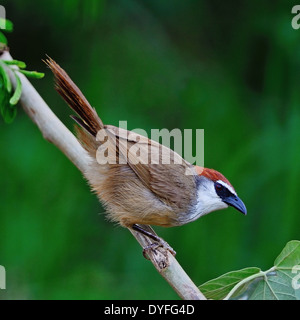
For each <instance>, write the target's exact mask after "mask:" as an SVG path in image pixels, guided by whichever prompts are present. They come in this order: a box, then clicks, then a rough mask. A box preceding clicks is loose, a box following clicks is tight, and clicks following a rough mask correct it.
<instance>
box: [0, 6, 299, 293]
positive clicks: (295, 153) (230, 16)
mask: <svg viewBox="0 0 300 320" xmlns="http://www.w3.org/2000/svg"><path fill="white" fill-rule="evenodd" d="M294 4H295V3H292V2H289V1H285V0H280V1H246V0H240V1H233V0H231V1H216V0H209V1H208V0H206V1H204V0H203V1H196V0H186V1H180V0H173V1H159V0H152V1H148V0H140V1H138V0H135V1H134V0H126V1H125V0H123V1H122V0H118V1H104V0H101V1H100V0H99V1H96V0H93V1H79V0H76V1H71V0H69V1H63V2H62V1H58V0H57V1H37V0H30V1H21V0H7V1H2V5H4V6H5V8H6V14H7V18H8V19H10V20H11V21H13V22H14V29H15V30H14V32H13V33H12V34H8V35H7V36H8V40H9V46H10V48H11V54H12V56H13V57H14V58H15V59H19V60H22V61H26V63H27V65H28V68H29V69H30V70H38V71H41V72H45V73H46V76H45V78H44V79H43V80H38V81H35V80H33V82H34V85H35V87H36V89H37V90H38V91H39V92H40V94H41V95H42V97H43V98H44V99H45V100H46V101H47V102H48V104H49V105H50V106H51V108H52V109H53V111H54V112H55V113H56V114H57V115H58V116H59V118H60V119H61V120H62V121H63V122H64V123H65V124H66V125H67V126H68V127H69V128H71V129H72V126H73V123H72V121H71V119H70V118H69V114H70V110H68V108H67V106H66V105H65V103H64V102H63V101H62V99H61V98H60V97H59V96H58V94H57V93H56V92H55V91H54V89H53V79H52V75H51V74H50V71H49V70H47V68H46V67H45V65H44V64H43V63H42V61H41V59H43V58H45V54H48V55H49V56H51V57H52V58H54V59H55V60H56V61H57V62H58V63H59V64H61V66H63V67H64V68H65V69H66V70H67V71H68V72H69V74H70V76H71V77H72V78H73V80H74V81H75V82H76V83H77V85H78V86H79V87H80V88H81V89H82V91H83V92H84V94H85V95H86V96H87V98H88V100H89V101H90V103H91V104H92V105H93V106H95V107H96V109H97V110H98V112H99V114H100V115H101V117H102V119H103V121H104V122H105V123H108V124H113V125H118V121H119V120H127V121H128V128H129V129H134V128H143V129H146V130H147V131H148V132H150V129H151V128H168V129H173V128H180V129H185V128H191V129H196V128H204V129H205V165H206V166H207V167H212V168H215V169H217V170H219V171H221V172H222V173H224V174H225V175H226V177H228V179H229V180H230V181H231V182H232V183H233V185H234V186H235V188H236V190H237V192H238V193H239V195H240V197H241V198H242V199H243V200H244V202H245V204H246V205H247V208H248V215H247V216H246V217H244V216H242V215H240V214H239V213H237V212H236V211H234V210H233V209H227V210H223V211H220V212H216V213H213V214H211V215H208V216H205V217H203V218H202V219H199V220H198V221H196V222H193V223H191V224H188V225H186V226H182V227H180V228H170V229H163V228H156V230H157V231H158V233H159V234H160V235H161V236H162V237H163V238H164V239H166V240H167V241H168V242H169V243H170V245H171V246H173V247H174V248H175V250H176V251H177V258H178V260H179V262H180V263H181V264H182V266H183V268H184V269H185V270H186V271H187V272H188V274H189V275H190V276H191V278H192V279H193V280H194V281H195V283H196V284H201V283H203V282H205V281H207V280H209V279H211V278H214V277H217V276H219V275H221V274H223V273H225V272H228V271H231V270H236V269H240V268H244V267H249V266H257V267H260V268H262V269H267V268H268V267H269V266H270V265H271V264H272V262H273V261H274V258H275V257H276V256H277V255H278V254H279V252H280V251H281V249H282V248H283V247H284V245H285V243H286V242H287V241H289V240H291V239H299V238H300V232H299V224H300V215H299V207H300V197H299V181H300V165H299V163H300V150H299V149H300V90H299V86H300V84H299V83H300V82H299V75H300V73H299V66H300V41H299V40H300V30H294V29H292V27H291V19H292V17H293V16H292V14H291V8H292V6H293V5H294ZM0 140H1V145H0V146H1V149H0V150H1V151H0V264H1V265H3V266H5V267H6V271H7V290H1V291H0V297H1V298H2V299H8V298H9V299H62V298H66V299H79V298H80V299H173V298H177V295H176V294H175V293H174V292H173V290H172V289H171V288H170V287H169V286H168V285H167V284H166V283H165V282H164V280H162V279H161V277H160V276H159V275H158V274H157V272H156V270H155V269H154V268H153V266H152V265H151V263H149V262H148V261H146V260H145V259H144V258H143V257H142V252H141V248H140V247H139V246H138V244H137V243H136V241H135V240H134V239H133V237H132V236H131V235H130V233H129V232H128V231H126V230H125V229H122V228H120V227H117V226H114V225H113V224H111V223H109V222H107V221H106V220H105V218H104V215H103V208H102V207H101V206H100V205H99V203H98V201H97V199H96V197H95V196H94V195H92V194H91V193H90V191H89V188H88V187H87V185H86V183H85V181H84V180H83V178H82V176H81V174H80V173H79V172H78V170H77V169H76V168H75V167H74V166H73V165H72V164H71V163H70V162H69V161H68V160H67V159H66V158H65V156H64V155H62V154H61V152H60V151H59V150H57V149H56V148H55V147H54V146H53V145H51V144H50V143H48V142H46V141H45V140H44V139H43V137H42V136H41V134H40V132H39V130H38V129H37V128H36V127H35V126H34V125H33V124H32V122H31V121H30V120H29V118H28V117H27V116H26V115H25V114H24V113H23V112H22V111H21V110H20V112H19V113H18V116H17V118H16V120H15V121H14V123H13V124H12V125H6V124H4V123H3V121H1V123H0Z"/></svg>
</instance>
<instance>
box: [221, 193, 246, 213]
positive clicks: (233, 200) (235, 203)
mask: <svg viewBox="0 0 300 320" xmlns="http://www.w3.org/2000/svg"><path fill="white" fill-rule="evenodd" d="M223 202H225V203H227V204H228V205H229V206H231V207H233V208H235V209H236V210H238V211H240V212H241V213H242V214H244V215H246V214H247V208H246V206H245V205H244V202H243V201H242V200H241V199H240V198H239V197H238V196H236V195H230V196H229V197H226V198H225V199H223Z"/></svg>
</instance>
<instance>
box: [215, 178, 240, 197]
mask: <svg viewBox="0 0 300 320" xmlns="http://www.w3.org/2000/svg"><path fill="white" fill-rule="evenodd" d="M217 182H218V183H220V184H221V185H222V186H224V187H225V188H227V189H228V190H229V191H230V192H231V193H233V194H234V195H237V194H236V192H235V190H234V189H233V188H232V186H230V185H228V184H227V183H226V182H224V181H222V180H217Z"/></svg>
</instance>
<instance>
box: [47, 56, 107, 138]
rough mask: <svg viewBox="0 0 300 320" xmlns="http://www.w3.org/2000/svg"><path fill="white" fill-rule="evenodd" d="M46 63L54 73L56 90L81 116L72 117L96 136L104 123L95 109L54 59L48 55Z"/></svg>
mask: <svg viewBox="0 0 300 320" xmlns="http://www.w3.org/2000/svg"><path fill="white" fill-rule="evenodd" d="M45 63H46V64H47V66H48V67H49V68H50V69H51V71H52V72H53V74H54V77H55V89H56V91H57V92H58V93H59V94H60V95H61V96H62V97H63V99H64V100H65V101H66V102H67V104H68V105H69V106H70V108H71V109H73V110H74V111H75V112H76V113H77V115H78V116H79V117H80V118H78V117H76V116H72V118H73V119H74V120H75V121H76V122H77V123H78V124H79V125H80V126H81V127H83V128H84V129H85V130H87V131H88V132H89V133H90V134H91V135H93V136H96V135H97V132H98V131H99V130H100V129H102V128H103V123H102V121H101V119H100V118H99V116H98V115H97V113H96V111H95V109H94V108H92V107H91V105H90V104H89V102H88V101H87V99H86V98H85V96H84V95H83V93H82V92H81V91H80V90H79V88H78V87H77V86H76V84H75V83H74V82H73V81H72V80H71V78H70V77H69V76H68V74H67V73H66V72H65V71H64V70H63V69H62V68H61V67H60V66H59V65H58V64H57V63H56V62H55V61H54V60H53V59H51V58H50V57H48V59H46V61H45Z"/></svg>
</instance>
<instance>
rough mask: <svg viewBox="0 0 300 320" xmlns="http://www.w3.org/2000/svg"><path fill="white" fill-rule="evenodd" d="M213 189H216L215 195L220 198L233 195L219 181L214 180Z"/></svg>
mask: <svg viewBox="0 0 300 320" xmlns="http://www.w3.org/2000/svg"><path fill="white" fill-rule="evenodd" d="M215 190H216V193H217V195H218V196H219V197H220V198H221V199H225V198H227V197H230V196H232V195H233V194H232V193H231V192H230V191H229V190H228V189H227V188H226V187H225V186H223V185H222V184H221V183H219V182H215Z"/></svg>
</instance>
